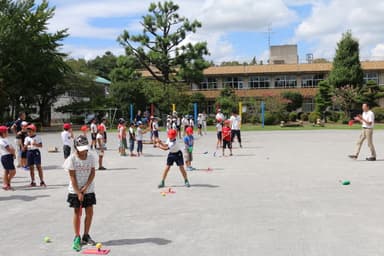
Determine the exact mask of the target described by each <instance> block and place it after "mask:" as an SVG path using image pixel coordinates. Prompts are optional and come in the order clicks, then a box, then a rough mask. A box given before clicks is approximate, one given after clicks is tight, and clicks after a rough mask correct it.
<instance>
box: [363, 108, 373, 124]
mask: <svg viewBox="0 0 384 256" xmlns="http://www.w3.org/2000/svg"><path fill="white" fill-rule="evenodd" d="M362 116H363V119H364V120H366V121H368V122H372V124H371V125H368V124H367V123H365V122H363V125H362V126H363V127H364V128H373V126H374V125H375V114H374V113H373V112H372V111H371V110H368V111H367V112H363V115H362Z"/></svg>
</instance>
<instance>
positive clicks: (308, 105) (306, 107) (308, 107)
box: [303, 98, 315, 113]
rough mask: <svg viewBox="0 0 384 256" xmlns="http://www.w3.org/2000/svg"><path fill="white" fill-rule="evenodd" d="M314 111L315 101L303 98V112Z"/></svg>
mask: <svg viewBox="0 0 384 256" xmlns="http://www.w3.org/2000/svg"><path fill="white" fill-rule="evenodd" d="M314 110H315V99H314V98H304V99H303V112H305V113H309V112H312V111H314Z"/></svg>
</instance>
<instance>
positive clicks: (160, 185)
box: [157, 180, 165, 188]
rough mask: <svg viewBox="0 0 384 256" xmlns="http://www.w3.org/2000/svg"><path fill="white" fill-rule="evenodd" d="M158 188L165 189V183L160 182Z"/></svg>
mask: <svg viewBox="0 0 384 256" xmlns="http://www.w3.org/2000/svg"><path fill="white" fill-rule="evenodd" d="M157 187H158V188H163V187H165V184H164V181H163V180H162V181H161V182H160V184H159V186H157Z"/></svg>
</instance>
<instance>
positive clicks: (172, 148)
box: [155, 129, 190, 188]
mask: <svg viewBox="0 0 384 256" xmlns="http://www.w3.org/2000/svg"><path fill="white" fill-rule="evenodd" d="M176 136H177V131H176V130H173V129H171V130H169V131H168V140H167V141H166V142H165V143H163V142H161V141H160V140H157V142H156V144H155V146H157V147H159V148H160V149H162V150H169V154H168V157H167V164H166V166H165V169H164V173H163V179H162V180H161V183H160V184H159V186H158V187H159V188H163V187H164V186H165V179H166V178H167V175H168V172H169V169H170V168H171V166H172V165H173V163H175V162H176V164H177V166H179V169H180V172H181V174H182V175H183V177H184V184H185V186H186V187H190V185H189V181H188V177H187V172H186V171H185V169H184V159H183V153H182V152H181V150H180V147H179V144H178V143H177V142H176Z"/></svg>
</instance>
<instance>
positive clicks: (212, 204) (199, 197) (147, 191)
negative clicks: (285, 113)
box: [0, 130, 384, 256]
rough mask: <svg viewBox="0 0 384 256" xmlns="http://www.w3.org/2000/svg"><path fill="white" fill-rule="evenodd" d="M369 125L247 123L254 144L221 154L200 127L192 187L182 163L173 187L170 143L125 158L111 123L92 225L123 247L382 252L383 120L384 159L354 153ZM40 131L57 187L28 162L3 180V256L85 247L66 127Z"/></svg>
mask: <svg viewBox="0 0 384 256" xmlns="http://www.w3.org/2000/svg"><path fill="white" fill-rule="evenodd" d="M359 133H360V132H359V131H358V130H323V131H322V130H313V131H309V130H308V131H285V130H282V131H268V132H263V131H257V132H243V133H242V136H243V148H239V146H238V144H237V143H236V142H235V143H234V150H233V154H234V155H233V156H232V157H221V152H220V150H219V151H218V152H216V154H214V153H215V142H216V138H215V134H214V132H209V133H208V135H207V136H203V137H197V138H196V146H195V148H194V161H193V166H194V167H195V168H197V170H195V171H192V172H188V175H189V179H190V183H191V187H190V188H185V187H183V180H182V178H181V175H180V173H179V171H178V169H177V167H175V166H174V167H173V168H172V169H171V172H170V173H169V177H168V180H167V181H166V185H167V186H170V187H172V189H173V190H174V191H175V192H176V193H174V194H166V195H165V196H163V195H162V194H161V192H162V191H165V190H166V189H158V188H157V185H158V183H159V182H160V177H161V174H162V170H163V168H164V164H165V160H166V154H167V152H164V151H161V150H160V149H157V148H153V147H152V145H144V155H145V156H143V157H139V158H138V157H121V156H119V155H118V153H117V138H116V134H115V133H109V141H108V150H107V151H106V153H105V167H107V168H108V170H106V171H97V174H96V195H97V205H96V206H95V215H94V219H93V225H92V229H91V233H90V234H91V236H92V237H93V238H94V239H95V240H97V241H98V242H102V244H103V246H104V247H105V248H109V249H111V252H110V254H109V255H121V256H123V255H148V256H149V255H150V256H153V255H156V256H162V255H167V256H169V255H183V256H185V255H187V256H188V255H191V256H192V255H194V256H195V255H199V256H203V255H207V256H215V255H217V256H223V255H236V256H240V255H244V256H245V255H260V256H275V255H276V256H277V255H279V256H280V255H281V256H289V255H292V256H300V255H303V256H312V255H319V256H327V255H329V256H336V255H337V256H339V255H361V256H370V255H372V256H373V255H383V254H384V243H383V240H384V217H383V216H384V131H383V130H378V131H375V133H374V142H375V146H376V150H377V153H378V161H376V162H368V161H365V160H364V159H365V157H367V156H369V152H368V148H367V146H366V144H364V146H363V148H362V152H361V156H360V159H359V160H356V161H354V160H350V159H348V158H347V155H348V154H351V153H353V151H354V148H355V143H356V140H357V138H358V136H359ZM41 135H42V138H43V143H44V148H43V149H42V162H43V168H44V172H45V176H46V178H45V180H46V183H47V185H48V187H47V188H40V187H36V188H30V187H28V185H29V183H30V180H29V173H28V172H26V171H24V170H21V169H18V170H17V176H16V178H15V179H14V183H13V185H14V188H15V190H14V191H0V209H1V221H2V223H1V230H2V232H1V234H0V245H1V246H0V250H1V252H0V255H7V256H19V255H34V256H45V255H46V256H49V255H52V256H53V255H55V256H56V255H57V256H58V255H60V256H64V255H79V254H80V253H77V252H74V251H73V250H72V249H71V246H72V240H73V236H74V233H73V228H72V210H71V209H70V208H69V207H68V205H67V203H66V195H67V184H68V180H69V177H68V174H67V173H66V172H65V171H64V170H63V169H62V167H61V166H62V163H63V156H62V152H61V150H60V152H59V153H48V152H47V149H48V148H49V147H54V146H56V147H58V148H59V149H61V141H60V135H59V133H42V134H41ZM161 137H162V139H164V138H165V133H164V132H162V134H161ZM10 140H11V141H12V142H13V140H14V138H13V137H12V136H11V137H10ZM226 153H227V154H228V152H226ZM214 155H215V156H214ZM344 180H349V181H350V182H351V184H350V185H349V186H343V185H342V184H341V181H344ZM37 182H39V180H37ZM46 236H49V237H50V238H51V242H50V243H45V242H44V237H46Z"/></svg>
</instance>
